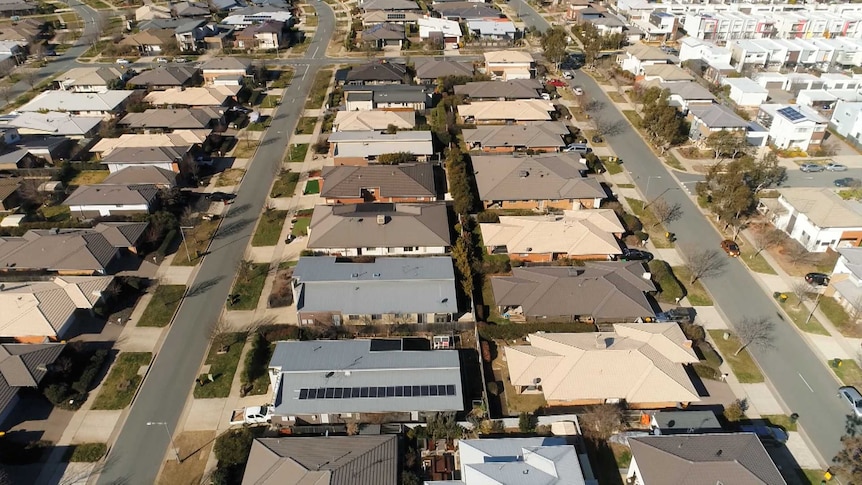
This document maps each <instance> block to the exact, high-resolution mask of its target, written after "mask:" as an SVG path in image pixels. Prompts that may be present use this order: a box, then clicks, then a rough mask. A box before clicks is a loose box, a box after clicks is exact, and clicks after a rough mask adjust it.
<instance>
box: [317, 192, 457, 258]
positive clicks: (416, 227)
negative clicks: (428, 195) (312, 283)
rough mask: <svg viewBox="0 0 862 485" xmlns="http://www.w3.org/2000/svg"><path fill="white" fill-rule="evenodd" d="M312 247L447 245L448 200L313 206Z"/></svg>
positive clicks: (448, 240)
mask: <svg viewBox="0 0 862 485" xmlns="http://www.w3.org/2000/svg"><path fill="white" fill-rule="evenodd" d="M308 231H309V235H308V248H309V249H345V248H396V247H405V246H408V247H422V248H425V247H448V246H449V245H450V244H451V240H450V237H449V217H448V213H447V209H446V204H445V203H442V202H441V203H437V204H406V203H400V204H390V203H374V204H344V205H341V204H339V205H318V206H315V207H314V213H313V215H312V216H311V225H310V226H309V228H308Z"/></svg>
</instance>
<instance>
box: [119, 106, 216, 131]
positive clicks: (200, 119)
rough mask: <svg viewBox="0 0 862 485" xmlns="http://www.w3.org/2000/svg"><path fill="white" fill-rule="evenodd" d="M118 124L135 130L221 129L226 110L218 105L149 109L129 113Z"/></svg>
mask: <svg viewBox="0 0 862 485" xmlns="http://www.w3.org/2000/svg"><path fill="white" fill-rule="evenodd" d="M118 124H119V125H120V126H122V127H124V128H125V129H128V130H131V131H134V132H150V131H154V132H159V131H160V132H167V133H170V132H172V131H175V130H203V129H213V130H219V129H221V128H223V127H224V126H225V119H224V112H223V110H222V109H220V108H218V107H210V106H201V107H199V108H176V109H148V110H146V111H144V112H143V113H128V114H127V115H126V116H124V117H123V118H122V119H121V120H120V121H119V122H118Z"/></svg>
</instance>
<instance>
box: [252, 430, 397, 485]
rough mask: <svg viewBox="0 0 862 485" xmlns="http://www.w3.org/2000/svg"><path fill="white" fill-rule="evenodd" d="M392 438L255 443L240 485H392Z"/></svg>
mask: <svg viewBox="0 0 862 485" xmlns="http://www.w3.org/2000/svg"><path fill="white" fill-rule="evenodd" d="M397 475H398V440H397V436H395V435H378V436H373V435H363V436H327V437H291V438H289V439H284V438H257V439H255V440H254V443H253V444H252V446H251V453H250V454H249V457H248V464H247V466H246V467H245V474H244V475H243V478H242V483H243V485H305V484H315V485H353V484H355V483H369V484H371V483H373V484H375V485H396V483H397V482H398V480H397Z"/></svg>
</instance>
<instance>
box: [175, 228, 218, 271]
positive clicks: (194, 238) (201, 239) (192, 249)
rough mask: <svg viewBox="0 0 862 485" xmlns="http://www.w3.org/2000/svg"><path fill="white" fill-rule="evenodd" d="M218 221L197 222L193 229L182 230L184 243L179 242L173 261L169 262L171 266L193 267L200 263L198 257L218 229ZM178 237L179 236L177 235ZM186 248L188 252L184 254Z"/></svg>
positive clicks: (204, 250)
mask: <svg viewBox="0 0 862 485" xmlns="http://www.w3.org/2000/svg"><path fill="white" fill-rule="evenodd" d="M218 225H219V221H203V220H202V221H199V222H198V223H197V224H196V225H195V226H194V229H183V230H182V231H183V233H184V234H185V237H186V242H185V243H183V242H182V241H180V246H179V249H177V253H176V254H174V260H173V261H171V265H172V266H194V265H196V264H198V261H200V259H201V258H200V257H198V255H201V256H202V255H203V254H204V253H205V252H206V250H207V248H208V247H209V245H210V240H212V238H213V235H214V234H215V232H216V229H218ZM177 236H180V234H177ZM186 246H188V249H189V252H188V253H186Z"/></svg>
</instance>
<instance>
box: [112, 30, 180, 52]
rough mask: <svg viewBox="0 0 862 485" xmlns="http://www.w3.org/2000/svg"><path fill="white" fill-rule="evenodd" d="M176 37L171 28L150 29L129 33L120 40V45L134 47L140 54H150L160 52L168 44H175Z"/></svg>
mask: <svg viewBox="0 0 862 485" xmlns="http://www.w3.org/2000/svg"><path fill="white" fill-rule="evenodd" d="M175 43H176V37H175V34H174V31H173V30H169V29H150V30H141V31H139V32H136V33H134V34H129V35H127V36H125V37H124V38H123V40H121V41H120V43H119V44H120V45H121V46H131V47H136V48H137V49H138V51H140V53H141V55H145V56H152V55H158V54H160V53H161V52H162V51H163V50H164V49H166V48H167V47H168V46H170V45H175Z"/></svg>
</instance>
